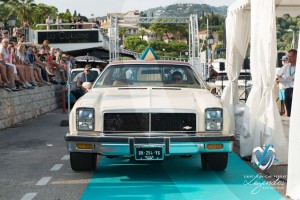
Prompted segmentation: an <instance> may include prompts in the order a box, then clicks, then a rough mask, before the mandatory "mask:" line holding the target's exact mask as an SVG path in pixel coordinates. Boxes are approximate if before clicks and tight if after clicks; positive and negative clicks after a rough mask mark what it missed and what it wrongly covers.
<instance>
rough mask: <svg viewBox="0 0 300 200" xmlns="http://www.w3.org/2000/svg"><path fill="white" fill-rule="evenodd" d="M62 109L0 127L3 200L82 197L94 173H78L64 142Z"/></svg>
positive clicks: (0, 183)
mask: <svg viewBox="0 0 300 200" xmlns="http://www.w3.org/2000/svg"><path fill="white" fill-rule="evenodd" d="M60 113H61V110H57V111H55V112H52V113H48V114H45V115H42V116H39V117H38V118H35V119H32V120H29V121H27V122H24V123H22V124H18V125H17V126H16V127H14V128H9V129H5V130H0V137H1V140H0V152H1V153H0V160H1V164H0V177H1V179H0V199H1V200H20V199H22V200H31V199H42V200H44V199H45V200H52V199H53V200H63V199H66V200H73V199H79V198H80V196H81V194H82V193H83V191H84V189H85V187H86V185H87V183H88V181H89V179H90V178H91V177H92V174H93V173H92V172H84V173H75V172H73V171H72V169H71V167H70V164H69V156H68V152H67V149H66V144H65V141H64V134H65V133H66V131H67V127H61V126H60V121H61V120H63V119H67V115H66V114H60Z"/></svg>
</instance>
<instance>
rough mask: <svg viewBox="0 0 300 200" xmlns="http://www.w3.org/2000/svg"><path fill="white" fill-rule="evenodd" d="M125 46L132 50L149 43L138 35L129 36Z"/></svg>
mask: <svg viewBox="0 0 300 200" xmlns="http://www.w3.org/2000/svg"><path fill="white" fill-rule="evenodd" d="M124 43H125V47H126V48H127V49H129V50H131V51H137V50H138V49H139V47H140V46H142V45H143V46H147V45H148V43H147V41H146V40H142V39H141V38H140V37H138V36H128V37H127V38H126V39H125V41H124Z"/></svg>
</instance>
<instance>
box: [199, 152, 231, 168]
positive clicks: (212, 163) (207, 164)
mask: <svg viewBox="0 0 300 200" xmlns="http://www.w3.org/2000/svg"><path fill="white" fill-rule="evenodd" d="M227 162H228V153H201V163H202V169H204V170H216V171H223V170H225V169H226V167H227Z"/></svg>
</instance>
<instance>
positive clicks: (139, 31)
mask: <svg viewBox="0 0 300 200" xmlns="http://www.w3.org/2000/svg"><path fill="white" fill-rule="evenodd" d="M137 34H138V35H139V36H142V39H144V36H145V35H147V32H146V30H145V29H143V28H141V29H139V30H138V33H137Z"/></svg>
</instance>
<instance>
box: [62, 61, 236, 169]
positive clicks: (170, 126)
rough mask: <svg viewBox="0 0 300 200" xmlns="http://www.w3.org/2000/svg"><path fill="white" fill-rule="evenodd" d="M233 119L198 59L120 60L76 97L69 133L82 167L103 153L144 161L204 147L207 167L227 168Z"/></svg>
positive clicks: (73, 158) (74, 161) (74, 162)
mask: <svg viewBox="0 0 300 200" xmlns="http://www.w3.org/2000/svg"><path fill="white" fill-rule="evenodd" d="M229 120H230V119H229V115H228V112H227V110H226V108H224V107H223V105H222V103H221V101H220V99H218V98H217V97H215V96H214V95H213V94H211V93H210V92H209V90H208V89H207V86H206V83H205V82H204V81H203V80H202V79H201V78H200V77H199V76H198V75H197V73H196V72H195V71H194V69H193V67H192V66H191V65H190V64H188V63H186V62H179V61H157V60H156V61H143V60H137V61H122V62H121V61H119V62H111V63H110V64H109V65H108V66H107V67H106V68H105V70H104V71H103V72H102V73H101V75H100V76H99V77H98V78H97V80H96V81H95V82H94V84H93V86H92V88H91V89H90V91H89V92H88V93H87V94H85V95H84V96H82V97H81V98H80V99H79V100H78V101H77V102H76V104H75V105H74V107H73V109H72V111H71V113H70V118H69V123H70V125H69V133H67V134H66V135H65V140H66V142H67V147H68V151H69V152H70V162H71V167H72V169H73V170H75V171H88V170H94V169H95V168H96V161H97V154H100V155H102V156H108V157H114V156H128V157H133V158H134V159H135V160H137V161H141V160H142V161H155V160H164V158H165V157H169V156H178V155H183V156H187V155H201V162H202V168H203V169H212V170H224V169H225V168H226V167H227V162H228V153H229V152H231V151H232V148H233V141H234V135H233V133H230V132H229V123H230V121H229ZM199 162H200V160H199Z"/></svg>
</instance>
